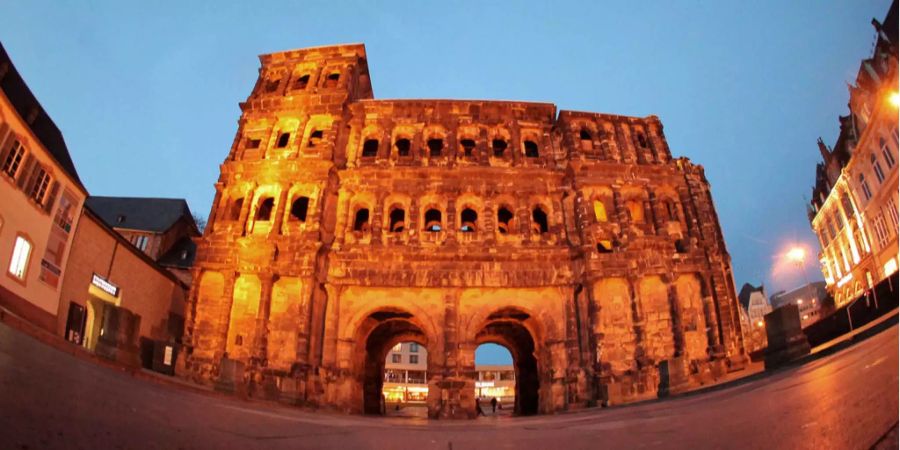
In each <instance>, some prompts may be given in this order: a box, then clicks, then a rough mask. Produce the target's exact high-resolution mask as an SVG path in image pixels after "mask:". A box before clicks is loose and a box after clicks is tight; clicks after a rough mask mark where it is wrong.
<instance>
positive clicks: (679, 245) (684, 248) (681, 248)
mask: <svg viewBox="0 0 900 450" xmlns="http://www.w3.org/2000/svg"><path fill="white" fill-rule="evenodd" d="M675 251H676V252H677V253H687V252H688V245H687V242H686V241H685V240H684V239H678V240H677V241H675Z"/></svg>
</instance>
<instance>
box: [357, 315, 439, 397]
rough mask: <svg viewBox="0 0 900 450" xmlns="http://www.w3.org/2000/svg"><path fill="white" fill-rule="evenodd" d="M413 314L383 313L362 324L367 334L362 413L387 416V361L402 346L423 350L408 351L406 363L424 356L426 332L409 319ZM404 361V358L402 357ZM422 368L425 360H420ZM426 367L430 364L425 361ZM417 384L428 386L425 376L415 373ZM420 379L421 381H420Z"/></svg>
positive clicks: (370, 317)
mask: <svg viewBox="0 0 900 450" xmlns="http://www.w3.org/2000/svg"><path fill="white" fill-rule="evenodd" d="M410 318H411V315H410V314H409V313H406V312H400V311H382V312H377V313H374V314H372V315H371V316H369V317H368V318H367V319H366V320H365V321H364V323H363V325H362V331H363V332H365V331H366V330H370V331H369V332H368V333H366V334H365V336H366V338H365V354H362V355H360V356H361V357H362V358H364V359H365V361H364V363H363V374H362V376H363V412H364V413H365V414H374V415H384V414H385V413H386V409H387V406H388V402H386V396H385V394H384V382H385V377H386V375H385V360H386V358H388V357H389V355H390V354H391V353H392V350H393V349H394V348H395V346H396V345H397V344H399V343H404V342H405V343H414V344H416V345H417V347H418V348H419V349H422V350H423V351H422V352H421V354H417V352H408V355H407V361H406V363H409V358H410V357H412V356H413V355H415V356H416V357H417V358H423V357H425V352H424V348H425V346H426V342H425V335H424V333H423V332H422V331H421V330H420V329H419V327H417V326H416V325H415V324H413V323H412V322H411V321H410V320H409V319H410ZM401 358H402V357H401ZM417 362H418V363H419V365H421V362H422V361H417ZM424 364H425V366H426V367H427V364H428V363H427V361H425V362H424ZM413 376H414V377H416V380H415V381H422V383H420V384H427V378H426V374H425V373H422V374H418V373H414V374H413ZM419 378H421V380H419Z"/></svg>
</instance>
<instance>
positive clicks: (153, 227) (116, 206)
mask: <svg viewBox="0 0 900 450" xmlns="http://www.w3.org/2000/svg"><path fill="white" fill-rule="evenodd" d="M84 203H85V205H86V206H87V207H89V208H91V209H92V210H93V211H94V212H95V213H96V214H97V215H98V216H100V218H101V219H103V221H104V222H106V224H107V225H109V226H111V227H113V228H124V229H128V230H140V231H150V232H154V233H162V232H165V231H166V230H168V229H169V228H171V227H172V225H175V223H176V222H178V220H179V219H181V218H182V217H185V218H187V220H189V221H190V222H191V223H192V224H193V223H194V219H193V217H191V210H190V208H189V207H188V204H187V201H185V200H184V199H183V198H143V197H98V196H90V197H88V198H87V200H85V202H84ZM193 228H194V229H196V224H195V225H194V227H193ZM198 234H199V233H198Z"/></svg>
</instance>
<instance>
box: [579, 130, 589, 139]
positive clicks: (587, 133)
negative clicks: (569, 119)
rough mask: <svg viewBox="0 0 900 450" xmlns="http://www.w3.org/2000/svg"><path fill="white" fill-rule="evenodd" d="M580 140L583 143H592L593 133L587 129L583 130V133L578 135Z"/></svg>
mask: <svg viewBox="0 0 900 450" xmlns="http://www.w3.org/2000/svg"><path fill="white" fill-rule="evenodd" d="M578 138H579V139H581V140H582V141H590V140H591V132H590V131H588V129H587V128H582V129H581V132H580V133H578Z"/></svg>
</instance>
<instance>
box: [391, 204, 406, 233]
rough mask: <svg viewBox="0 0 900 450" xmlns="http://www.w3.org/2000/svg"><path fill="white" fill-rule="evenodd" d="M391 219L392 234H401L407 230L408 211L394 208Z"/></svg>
mask: <svg viewBox="0 0 900 450" xmlns="http://www.w3.org/2000/svg"><path fill="white" fill-rule="evenodd" d="M389 218H390V221H391V226H390V230H391V233H399V232H401V231H403V229H404V228H406V211H404V210H402V209H400V208H394V209H392V210H391V214H390V215H389Z"/></svg>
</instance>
